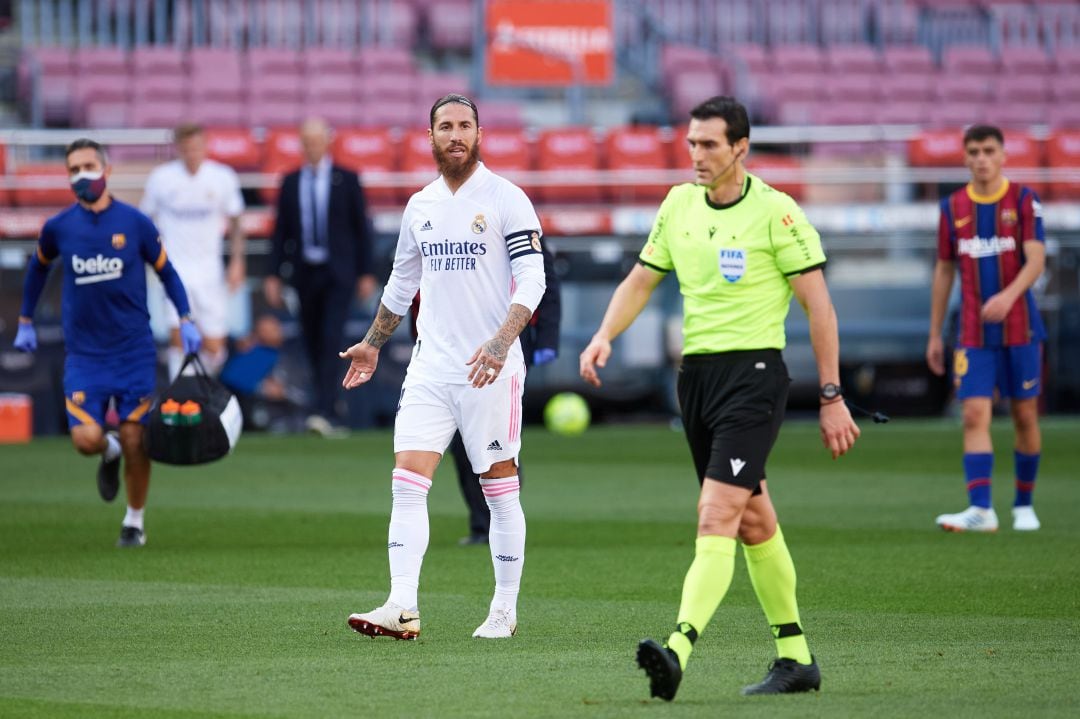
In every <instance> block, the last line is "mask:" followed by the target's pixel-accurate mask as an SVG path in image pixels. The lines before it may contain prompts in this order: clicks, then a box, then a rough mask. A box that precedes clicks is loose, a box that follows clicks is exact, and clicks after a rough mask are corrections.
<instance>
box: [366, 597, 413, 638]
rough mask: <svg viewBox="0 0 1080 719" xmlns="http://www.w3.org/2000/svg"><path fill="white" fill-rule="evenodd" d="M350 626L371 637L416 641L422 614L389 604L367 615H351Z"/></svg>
mask: <svg viewBox="0 0 1080 719" xmlns="http://www.w3.org/2000/svg"><path fill="white" fill-rule="evenodd" d="M349 626H350V627H352V628H353V631H356V632H359V633H361V634H366V635H367V636H369V637H393V638H394V639H416V638H417V637H418V636H420V613H419V612H413V611H409V610H408V609H405V608H404V607H399V606H398V605H396V604H392V603H391V602H387V603H386V604H384V605H382V606H381V607H377V608H375V609H372V610H371V611H370V612H368V613H366V614H350V615H349Z"/></svg>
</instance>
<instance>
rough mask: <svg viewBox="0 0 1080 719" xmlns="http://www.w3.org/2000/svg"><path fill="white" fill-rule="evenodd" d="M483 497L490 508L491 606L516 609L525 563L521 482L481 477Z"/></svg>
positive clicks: (513, 478)
mask: <svg viewBox="0 0 1080 719" xmlns="http://www.w3.org/2000/svg"><path fill="white" fill-rule="evenodd" d="M480 487H481V488H482V489H483V490H484V499H485V500H487V505H488V508H489V509H490V510H491V529H490V530H489V531H488V545H489V546H490V547H491V564H492V566H493V567H494V568H495V596H494V597H493V598H492V600H491V609H493V610H495V609H508V610H510V612H511V613H513V614H516V613H517V597H518V590H519V589H520V588H521V569H522V565H524V564H525V513H524V512H523V511H521V496H520V495H521V491H520V489H521V484H520V482H519V481H518V478H517V477H498V478H492V479H481V480H480Z"/></svg>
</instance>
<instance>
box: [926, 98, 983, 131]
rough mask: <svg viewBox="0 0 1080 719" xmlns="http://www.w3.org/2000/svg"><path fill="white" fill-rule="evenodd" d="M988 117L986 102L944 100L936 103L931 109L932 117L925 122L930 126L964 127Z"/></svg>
mask: <svg viewBox="0 0 1080 719" xmlns="http://www.w3.org/2000/svg"><path fill="white" fill-rule="evenodd" d="M985 117H986V103H981V102H974V101H972V102H970V103H959V102H946V101H944V100H942V101H939V102H937V103H935V104H934V106H933V107H932V108H931V111H930V118H929V119H928V120H927V122H926V123H925V124H926V125H928V126H930V127H938V128H944V127H964V126H965V125H971V124H973V123H976V122H980V121H982V120H983V119H984V118H985Z"/></svg>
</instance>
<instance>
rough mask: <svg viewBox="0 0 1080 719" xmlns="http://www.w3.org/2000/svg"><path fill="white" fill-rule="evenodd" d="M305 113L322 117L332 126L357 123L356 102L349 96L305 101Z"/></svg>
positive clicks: (348, 125) (345, 125) (347, 125)
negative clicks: (337, 98)
mask: <svg viewBox="0 0 1080 719" xmlns="http://www.w3.org/2000/svg"><path fill="white" fill-rule="evenodd" d="M303 109H304V115H305V116H311V117H321V118H322V119H324V120H326V122H327V123H328V124H329V125H330V126H331V127H350V126H352V125H355V124H356V109H355V103H353V101H352V100H350V99H348V98H344V99H339V100H333V99H330V100H320V101H318V102H308V103H304V108H303Z"/></svg>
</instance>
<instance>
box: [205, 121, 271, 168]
mask: <svg viewBox="0 0 1080 719" xmlns="http://www.w3.org/2000/svg"><path fill="white" fill-rule="evenodd" d="M206 154H207V155H209V156H210V158H211V159H214V160H217V161H218V162H224V163H225V164H226V165H229V166H230V167H232V168H233V169H235V170H254V169H256V168H257V167H258V166H259V163H260V161H261V160H262V152H261V150H260V149H259V145H258V143H256V142H255V138H253V137H252V136H251V130H249V129H247V128H245V127H213V126H208V127H207V128H206Z"/></svg>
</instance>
